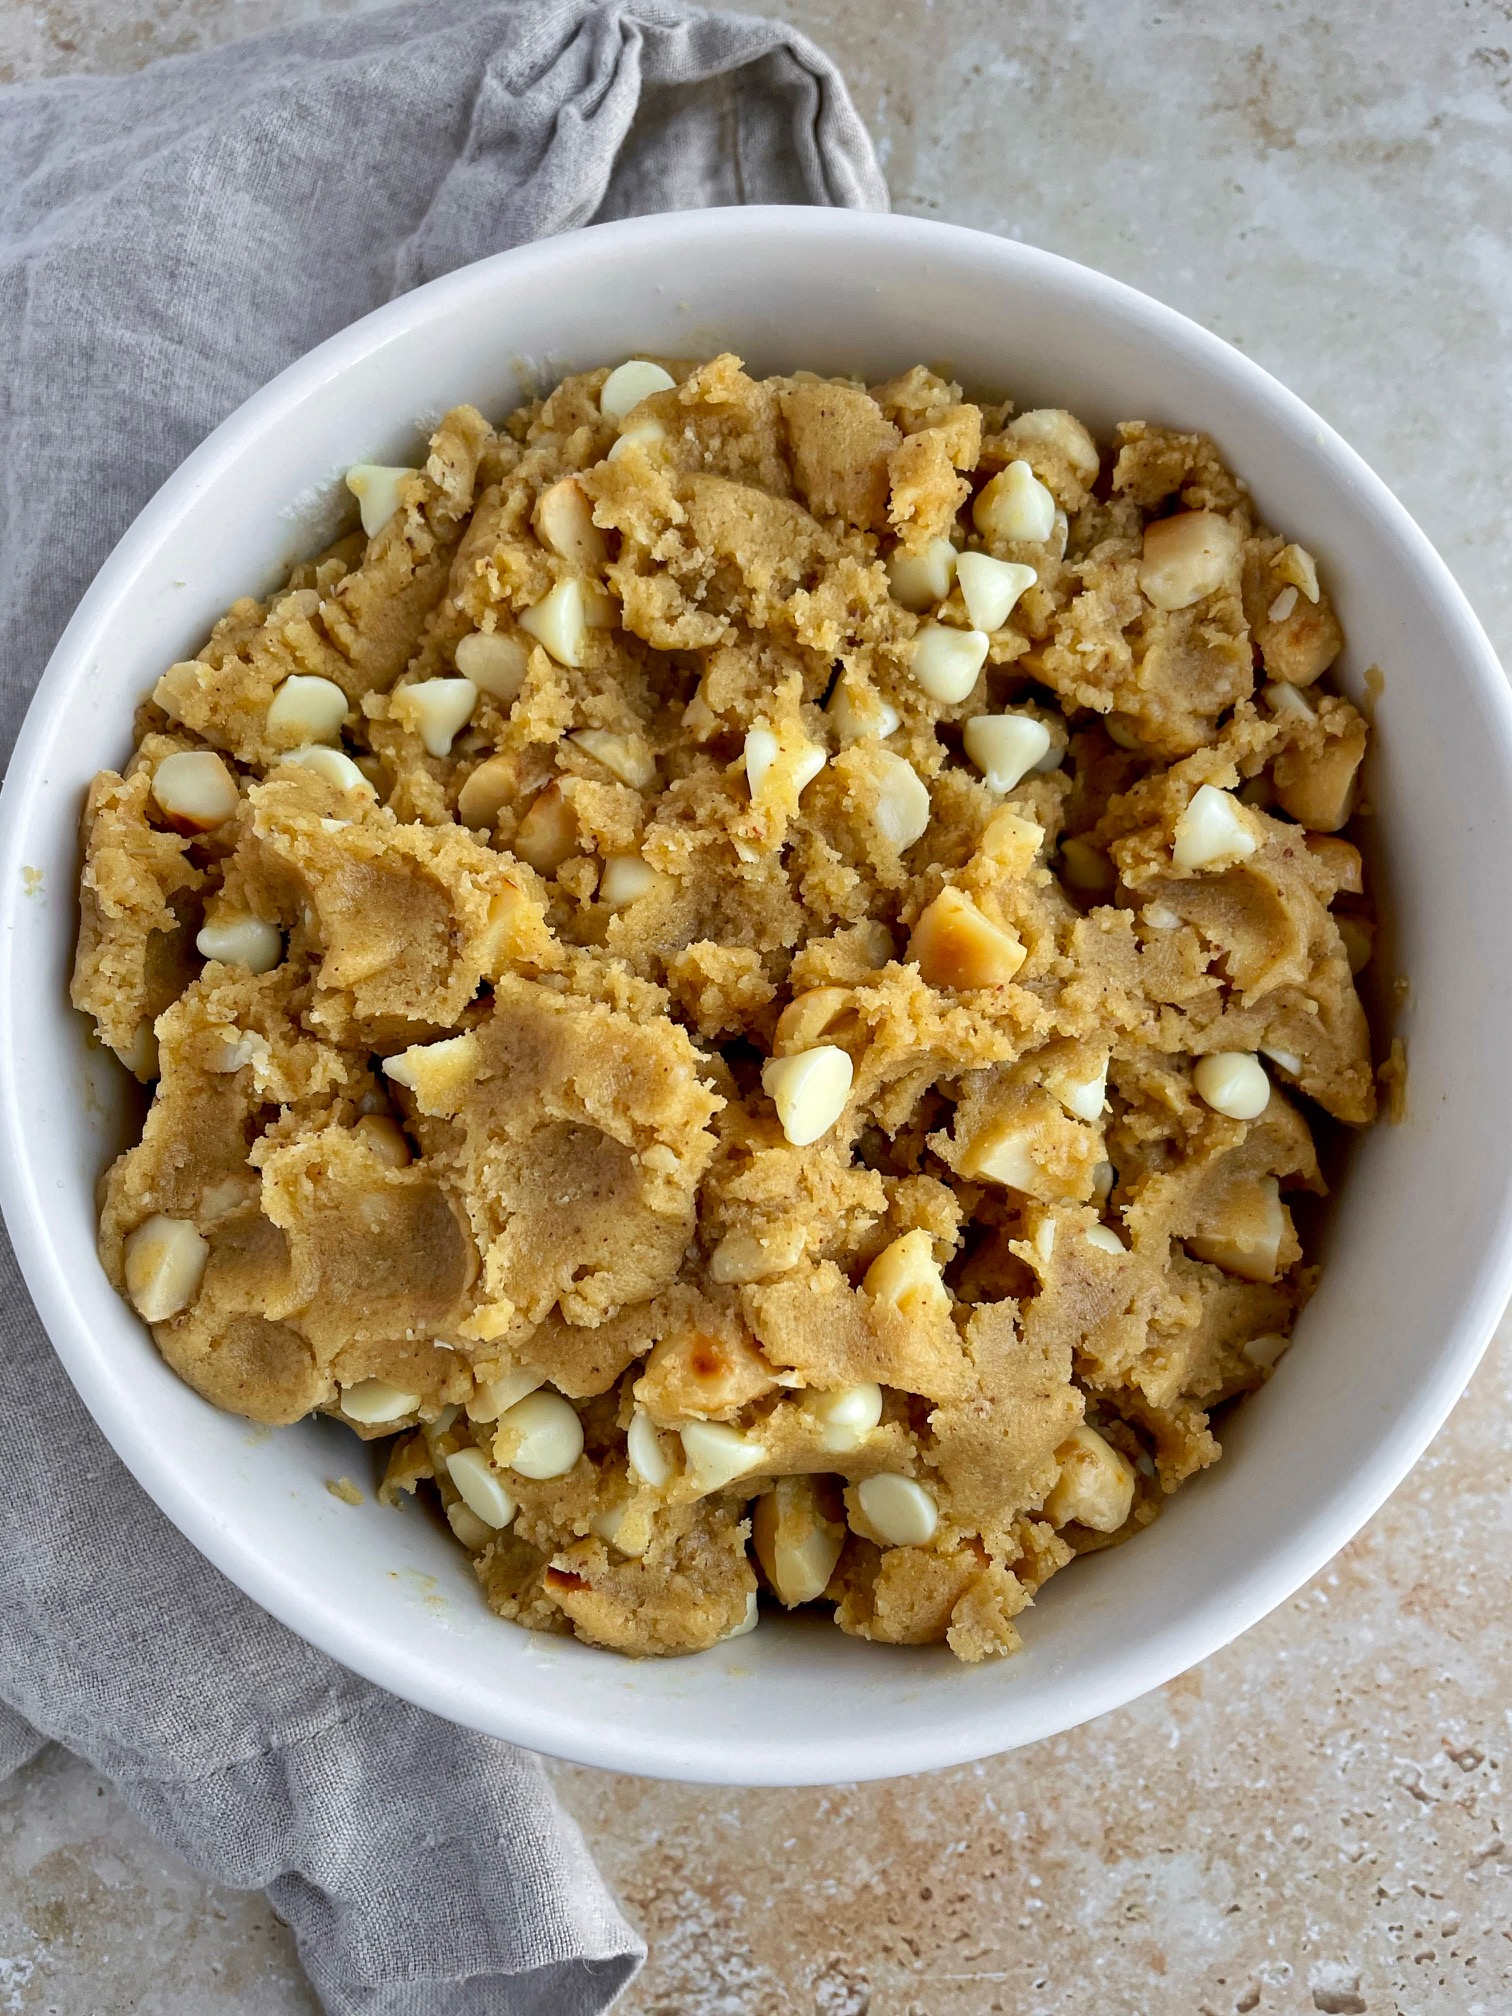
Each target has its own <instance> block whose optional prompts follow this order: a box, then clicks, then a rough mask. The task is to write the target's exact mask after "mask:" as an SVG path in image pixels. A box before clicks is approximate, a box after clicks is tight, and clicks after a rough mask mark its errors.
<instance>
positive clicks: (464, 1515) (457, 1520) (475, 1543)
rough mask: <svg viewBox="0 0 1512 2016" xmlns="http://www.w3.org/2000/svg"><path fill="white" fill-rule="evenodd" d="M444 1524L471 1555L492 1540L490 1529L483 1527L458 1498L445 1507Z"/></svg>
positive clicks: (480, 1521) (476, 1516) (475, 1514)
mask: <svg viewBox="0 0 1512 2016" xmlns="http://www.w3.org/2000/svg"><path fill="white" fill-rule="evenodd" d="M446 1523H447V1525H448V1526H450V1528H451V1529H452V1531H453V1533H455V1534H456V1536H457V1538H458V1539H459V1540H460V1541H461V1542H462V1545H463V1546H464V1547H465V1548H467V1550H468V1551H469V1553H472V1554H477V1553H480V1552H481V1551H482V1549H483V1548H485V1547H486V1546H487V1545H488V1543H489V1541H490V1540H492V1538H493V1529H492V1527H490V1526H485V1525H484V1523H483V1521H482V1520H481V1519H480V1518H479V1517H478V1515H477V1513H476V1512H472V1511H469V1509H468V1508H467V1506H466V1505H464V1504H463V1502H462V1500H461V1499H460V1498H454V1499H453V1500H452V1502H451V1503H450V1505H448V1506H447V1508H446Z"/></svg>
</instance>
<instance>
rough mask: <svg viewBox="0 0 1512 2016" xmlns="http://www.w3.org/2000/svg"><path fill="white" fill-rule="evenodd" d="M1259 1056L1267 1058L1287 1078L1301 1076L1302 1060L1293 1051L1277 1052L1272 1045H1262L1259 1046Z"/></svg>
mask: <svg viewBox="0 0 1512 2016" xmlns="http://www.w3.org/2000/svg"><path fill="white" fill-rule="evenodd" d="M1260 1055H1261V1056H1262V1057H1269V1059H1270V1061H1271V1062H1272V1064H1274V1065H1275V1066H1276V1068H1277V1070H1279V1071H1284V1072H1285V1073H1286V1075H1287V1076H1288V1078H1300V1077H1301V1076H1302V1059H1301V1058H1300V1057H1299V1056H1298V1055H1297V1053H1296V1052H1295V1050H1278V1049H1277V1048H1276V1047H1275V1045H1274V1044H1271V1043H1262V1044H1261V1045H1260Z"/></svg>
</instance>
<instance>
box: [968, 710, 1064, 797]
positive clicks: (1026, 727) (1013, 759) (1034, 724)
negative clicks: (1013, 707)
mask: <svg viewBox="0 0 1512 2016" xmlns="http://www.w3.org/2000/svg"><path fill="white" fill-rule="evenodd" d="M961 739H962V741H963V742H964V743H965V745H966V754H967V755H968V756H969V757H970V758H971V760H972V762H973V763H975V765H976V766H977V768H978V770H980V771H981V773H982V775H983V776H984V777H985V778H986V780H987V788H988V790H989V791H997V792H1000V793H1002V792H1007V791H1011V790H1012V789H1013V787H1014V785H1015V784H1019V783H1022V781H1023V780H1024V778H1025V777H1027V776H1028V775H1029V772H1030V771H1031V770H1033V769H1034V768H1035V766H1036V765H1037V764H1038V763H1040V762H1041V761H1043V759H1044V757H1045V755H1046V754H1047V753H1048V751H1049V748H1050V730H1049V729H1048V728H1047V727H1046V726H1045V724H1044V722H1043V721H1036V720H1035V718H1034V716H1033V715H1032V714H976V715H973V716H972V718H971V720H969V721H968V722H967V723H966V725H965V727H964V728H963V729H962V730H961Z"/></svg>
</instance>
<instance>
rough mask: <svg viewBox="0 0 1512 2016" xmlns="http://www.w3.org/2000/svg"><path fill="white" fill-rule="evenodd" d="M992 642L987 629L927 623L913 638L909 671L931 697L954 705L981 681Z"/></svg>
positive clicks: (948, 704)
mask: <svg viewBox="0 0 1512 2016" xmlns="http://www.w3.org/2000/svg"><path fill="white" fill-rule="evenodd" d="M991 641H992V640H991V638H990V637H988V635H987V633H986V631H985V630H952V629H951V628H950V627H949V626H948V625H947V624H944V623H926V624H925V625H924V626H923V628H922V629H921V630H920V631H919V634H918V636H917V637H915V639H914V641H913V653H912V656H911V657H910V658H909V661H908V665H909V670H910V671H911V672H912V673H913V676H914V678H915V680H916V681H917V682H918V684H919V685H920V686H922V687H923V689H924V691H925V692H926V693H927V694H928V695H929V697H930V699H931V700H938V701H939V702H940V703H941V705H942V706H950V705H951V704H952V703H953V702H954V701H957V700H964V699H965V698H966V695H967V694H968V693H969V692H970V691H971V689H972V687H973V686H975V684H976V683H977V675H978V673H979V672H980V671H981V669H982V666H983V664H984V663H985V661H986V658H987V649H988V646H989V644H990V643H991Z"/></svg>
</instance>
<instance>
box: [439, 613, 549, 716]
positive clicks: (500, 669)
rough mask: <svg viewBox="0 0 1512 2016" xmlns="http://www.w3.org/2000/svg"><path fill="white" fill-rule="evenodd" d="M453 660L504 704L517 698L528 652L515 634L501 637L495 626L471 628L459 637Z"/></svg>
mask: <svg viewBox="0 0 1512 2016" xmlns="http://www.w3.org/2000/svg"><path fill="white" fill-rule="evenodd" d="M452 662H453V664H454V665H455V666H456V668H457V670H458V671H459V672H460V673H461V674H462V677H463V678H464V679H471V681H472V683H473V684H474V686H476V687H477V688H478V690H479V692H480V693H491V694H492V695H493V697H494V698H495V700H498V701H501V702H502V703H503V704H504V705H505V706H506V707H507V706H510V705H512V703H513V702H514V701H515V700H516V699H518V697H519V692H520V688H521V687H522V686H523V685H524V684H525V668H526V666H527V665H528V664H529V662H530V652H529V650H528V649H527V647H526V646H525V645H524V644H522V643H521V642H520V640H519V638H518V637H513V636H511V637H501V636H500V635H499V633H498V631H496V630H474V631H473V633H472V635H471V636H469V637H463V638H462V639H461V640H460V641H459V643H458V645H457V648H456V650H455V651H454V652H453V653H452Z"/></svg>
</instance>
